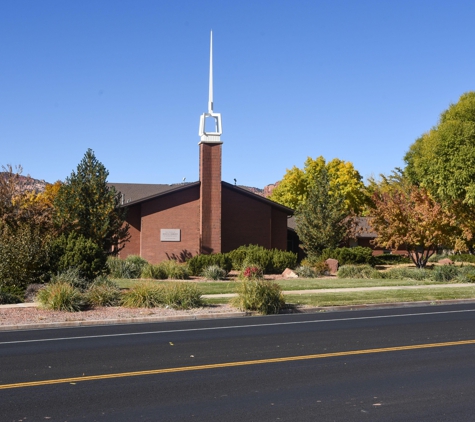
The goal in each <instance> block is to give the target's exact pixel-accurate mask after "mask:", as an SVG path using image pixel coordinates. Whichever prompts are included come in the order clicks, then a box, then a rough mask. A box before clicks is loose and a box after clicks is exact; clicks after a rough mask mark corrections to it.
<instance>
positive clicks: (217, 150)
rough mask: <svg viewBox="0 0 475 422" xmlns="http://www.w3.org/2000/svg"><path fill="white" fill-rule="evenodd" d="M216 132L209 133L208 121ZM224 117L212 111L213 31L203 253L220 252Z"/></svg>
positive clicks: (203, 150)
mask: <svg viewBox="0 0 475 422" xmlns="http://www.w3.org/2000/svg"><path fill="white" fill-rule="evenodd" d="M207 119H208V120H212V123H213V127H214V130H213V131H207V130H206V120H207ZM221 134H222V125H221V114H219V113H215V112H214V110H213V32H211V40H210V57H209V98H208V112H207V113H203V114H202V115H201V118H200V129H199V136H200V142H199V147H200V182H201V185H200V244H201V246H200V249H201V250H200V252H201V253H205V254H209V253H220V252H221V146H222V141H221Z"/></svg>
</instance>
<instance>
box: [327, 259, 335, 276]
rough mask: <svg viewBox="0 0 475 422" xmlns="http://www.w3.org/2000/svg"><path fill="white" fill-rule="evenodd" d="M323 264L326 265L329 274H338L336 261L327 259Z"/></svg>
mask: <svg viewBox="0 0 475 422" xmlns="http://www.w3.org/2000/svg"><path fill="white" fill-rule="evenodd" d="M325 264H327V267H328V271H329V272H330V274H332V275H335V274H336V273H337V272H338V260H337V259H333V258H328V259H327V260H326V261H325Z"/></svg>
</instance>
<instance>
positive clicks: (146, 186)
mask: <svg viewBox="0 0 475 422" xmlns="http://www.w3.org/2000/svg"><path fill="white" fill-rule="evenodd" d="M198 183H199V182H194V183H176V184H173V185H159V184H153V183H108V185H109V186H114V187H115V190H116V191H117V192H120V193H121V194H122V195H123V201H122V203H123V204H124V205H127V204H129V203H135V202H140V201H143V200H145V199H151V198H154V197H156V196H160V195H163V194H165V193H168V192H171V191H175V190H179V189H182V188H185V187H189V186H192V185H196V184H198Z"/></svg>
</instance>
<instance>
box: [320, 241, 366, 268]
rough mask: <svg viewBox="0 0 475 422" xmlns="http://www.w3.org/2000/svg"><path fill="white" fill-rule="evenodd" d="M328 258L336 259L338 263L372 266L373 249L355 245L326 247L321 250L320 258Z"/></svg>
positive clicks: (323, 259)
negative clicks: (349, 246) (351, 246)
mask: <svg viewBox="0 0 475 422" xmlns="http://www.w3.org/2000/svg"><path fill="white" fill-rule="evenodd" d="M328 258H333V259H336V260H338V264H339V265H363V264H367V265H371V266H374V262H375V260H374V257H373V251H372V250H371V248H364V247H362V246H356V247H354V248H333V249H332V248H327V249H324V250H323V251H322V255H321V260H322V261H325V260H327V259H328Z"/></svg>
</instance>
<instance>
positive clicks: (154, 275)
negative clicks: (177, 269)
mask: <svg viewBox="0 0 475 422" xmlns="http://www.w3.org/2000/svg"><path fill="white" fill-rule="evenodd" d="M140 277H141V278H148V279H152V280H164V279H165V278H167V274H166V272H165V269H164V268H163V266H162V265H160V264H159V265H153V264H147V265H146V266H145V267H143V269H142V274H141V275H140Z"/></svg>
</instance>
